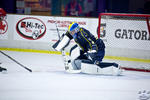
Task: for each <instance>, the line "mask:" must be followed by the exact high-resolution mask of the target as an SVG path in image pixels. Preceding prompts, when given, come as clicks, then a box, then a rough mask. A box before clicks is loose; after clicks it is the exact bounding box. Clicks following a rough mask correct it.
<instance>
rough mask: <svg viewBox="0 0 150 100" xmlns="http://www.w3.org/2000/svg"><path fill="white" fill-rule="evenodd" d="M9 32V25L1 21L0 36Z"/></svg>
mask: <svg viewBox="0 0 150 100" xmlns="http://www.w3.org/2000/svg"><path fill="white" fill-rule="evenodd" d="M7 30H8V23H7V22H6V20H2V21H0V34H4V33H6V32H7Z"/></svg>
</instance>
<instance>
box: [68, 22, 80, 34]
mask: <svg viewBox="0 0 150 100" xmlns="http://www.w3.org/2000/svg"><path fill="white" fill-rule="evenodd" d="M79 29H80V27H79V25H78V23H75V22H73V23H72V24H70V25H69V28H68V31H69V33H71V34H72V35H73V34H74V33H77V32H78V31H79Z"/></svg>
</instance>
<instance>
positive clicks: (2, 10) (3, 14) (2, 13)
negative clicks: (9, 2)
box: [0, 8, 6, 20]
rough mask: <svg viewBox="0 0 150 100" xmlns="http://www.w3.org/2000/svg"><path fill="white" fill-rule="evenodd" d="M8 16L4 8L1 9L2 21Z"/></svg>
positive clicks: (0, 17) (0, 16)
mask: <svg viewBox="0 0 150 100" xmlns="http://www.w3.org/2000/svg"><path fill="white" fill-rule="evenodd" d="M5 16H6V12H5V11H4V9H3V8H0V19H2V20H3V19H4V17H5Z"/></svg>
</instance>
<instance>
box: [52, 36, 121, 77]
mask: <svg viewBox="0 0 150 100" xmlns="http://www.w3.org/2000/svg"><path fill="white" fill-rule="evenodd" d="M69 43H70V38H69V37H68V36H67V35H64V34H63V35H62V36H61V39H60V40H58V41H57V42H56V43H55V44H54V45H53V48H54V49H55V50H57V51H62V55H63V58H64V65H65V69H66V72H69V73H87V74H101V75H120V74H121V72H122V70H121V69H120V67H118V68H116V67H114V66H109V67H105V68H101V67H99V66H97V65H96V64H92V63H91V62H90V60H85V61H82V60H80V59H77V58H78V57H79V56H80V47H79V46H78V45H74V46H73V47H72V48H71V50H70V55H69V56H67V55H65V52H64V49H65V47H67V46H68V44H69ZM89 52H93V51H89ZM89 59H90V58H89Z"/></svg>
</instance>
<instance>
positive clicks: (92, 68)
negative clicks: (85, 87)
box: [81, 63, 121, 75]
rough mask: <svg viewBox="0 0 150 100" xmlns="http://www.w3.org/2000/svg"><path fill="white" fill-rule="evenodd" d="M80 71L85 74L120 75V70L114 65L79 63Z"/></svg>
mask: <svg viewBox="0 0 150 100" xmlns="http://www.w3.org/2000/svg"><path fill="white" fill-rule="evenodd" d="M81 72H83V73H86V74H101V75H120V74H121V73H120V70H119V69H118V68H116V67H114V66H110V67H106V68H100V67H98V66H97V65H94V64H87V63H82V64H81Z"/></svg>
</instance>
